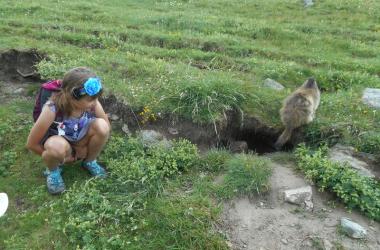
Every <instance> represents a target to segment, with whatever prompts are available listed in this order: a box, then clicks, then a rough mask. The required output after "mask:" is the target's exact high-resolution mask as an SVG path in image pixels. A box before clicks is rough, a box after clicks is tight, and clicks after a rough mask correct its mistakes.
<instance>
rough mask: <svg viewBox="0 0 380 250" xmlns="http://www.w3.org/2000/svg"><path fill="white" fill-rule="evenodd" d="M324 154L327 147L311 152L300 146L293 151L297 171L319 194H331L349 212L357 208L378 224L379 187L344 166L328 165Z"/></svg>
mask: <svg viewBox="0 0 380 250" xmlns="http://www.w3.org/2000/svg"><path fill="white" fill-rule="evenodd" d="M327 152H328V148H327V146H322V147H320V148H319V149H318V150H316V151H315V152H312V151H311V150H310V149H309V148H307V147H306V146H305V145H300V146H299V147H298V148H297V149H296V151H295V155H296V161H297V167H298V168H299V169H301V170H302V171H303V172H305V174H306V176H307V177H308V178H309V179H310V180H313V181H314V182H315V183H316V184H317V185H318V186H319V187H320V189H321V190H325V189H327V190H330V191H332V192H334V193H335V194H336V195H337V196H338V197H339V198H340V199H341V200H342V201H343V202H344V203H345V204H346V205H347V207H348V208H349V209H354V208H357V209H359V210H360V211H362V212H363V213H364V214H366V215H367V216H368V217H370V218H372V219H375V220H377V221H379V220H380V183H379V182H378V181H376V180H374V179H372V178H369V177H364V176H361V175H359V174H358V173H357V172H356V171H355V170H353V169H351V168H350V167H348V166H345V165H344V164H340V163H335V162H331V161H329V160H328V158H327Z"/></svg>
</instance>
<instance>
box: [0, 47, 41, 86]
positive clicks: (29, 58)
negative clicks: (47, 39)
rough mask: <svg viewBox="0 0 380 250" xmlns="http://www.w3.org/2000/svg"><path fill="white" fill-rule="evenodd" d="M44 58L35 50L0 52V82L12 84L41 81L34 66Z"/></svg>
mask: <svg viewBox="0 0 380 250" xmlns="http://www.w3.org/2000/svg"><path fill="white" fill-rule="evenodd" d="M44 57H45V56H43V55H42V54H41V53H38V52H37V51H36V50H35V49H30V50H25V51H22V50H15V49H10V50H6V51H2V52H0V81H4V82H6V83H12V84H13V83H28V82H37V81H41V79H40V76H39V74H38V72H37V69H36V64H37V63H38V62H40V61H41V60H42V59H43V58H44Z"/></svg>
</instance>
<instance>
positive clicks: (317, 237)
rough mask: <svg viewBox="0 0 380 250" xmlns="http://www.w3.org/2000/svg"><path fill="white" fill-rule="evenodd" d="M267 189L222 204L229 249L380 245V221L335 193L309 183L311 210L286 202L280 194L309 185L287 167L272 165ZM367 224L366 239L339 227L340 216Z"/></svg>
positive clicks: (353, 247) (354, 247)
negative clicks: (344, 203)
mask: <svg viewBox="0 0 380 250" xmlns="http://www.w3.org/2000/svg"><path fill="white" fill-rule="evenodd" d="M270 182H271V190H270V192H269V194H268V195H266V196H265V197H261V198H257V199H253V200H252V199H248V198H238V199H234V200H232V201H230V202H228V203H226V204H225V209H224V212H223V216H222V218H223V221H224V229H225V230H226V231H227V235H228V238H229V244H230V246H231V248H232V249H262V250H264V249H268V250H269V249H270V250H275V249H289V250H294V249H352V250H357V249H380V224H379V223H377V222H374V221H371V220H369V219H367V218H366V217H364V216H362V215H360V214H358V213H356V212H352V213H348V212H347V211H346V210H345V209H344V207H342V206H341V205H339V204H338V205H337V206H336V207H334V206H332V204H334V201H335V199H334V197H332V196H331V195H327V194H325V193H320V192H318V191H317V190H316V188H315V187H313V203H314V209H313V211H310V212H307V211H305V210H303V209H302V208H300V207H298V206H297V205H292V204H288V203H285V202H284V199H283V196H282V192H283V191H284V190H287V189H292V188H298V187H302V186H306V185H310V184H309V183H307V182H305V180H304V178H303V176H301V175H299V174H297V173H295V171H294V170H293V169H292V166H291V165H280V164H278V163H273V175H272V177H271V180H270ZM342 217H348V218H351V219H352V220H353V221H355V222H356V223H359V224H360V225H361V226H363V227H365V228H366V229H367V232H368V237H367V239H365V240H357V239H351V238H349V237H347V236H345V235H343V234H342V233H341V232H340V231H339V225H340V218H342Z"/></svg>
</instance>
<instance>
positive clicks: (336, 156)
mask: <svg viewBox="0 0 380 250" xmlns="http://www.w3.org/2000/svg"><path fill="white" fill-rule="evenodd" d="M354 154H355V149H354V148H353V147H349V146H343V145H341V144H336V145H335V146H334V147H332V148H331V150H330V153H329V159H330V160H331V161H333V162H338V163H343V162H346V163H347V164H348V165H349V166H350V167H352V168H353V169H355V170H356V171H357V172H358V173H359V174H360V175H363V176H367V177H371V178H373V177H375V175H374V174H373V173H371V171H370V170H368V164H367V163H365V162H364V161H361V160H359V159H357V158H356V157H354Z"/></svg>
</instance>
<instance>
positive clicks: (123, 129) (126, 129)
mask: <svg viewBox="0 0 380 250" xmlns="http://www.w3.org/2000/svg"><path fill="white" fill-rule="evenodd" d="M121 130H122V131H123V132H124V133H126V134H127V135H128V136H131V135H132V133H131V131H130V130H129V128H128V125H127V124H123V127H122V128H121Z"/></svg>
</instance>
